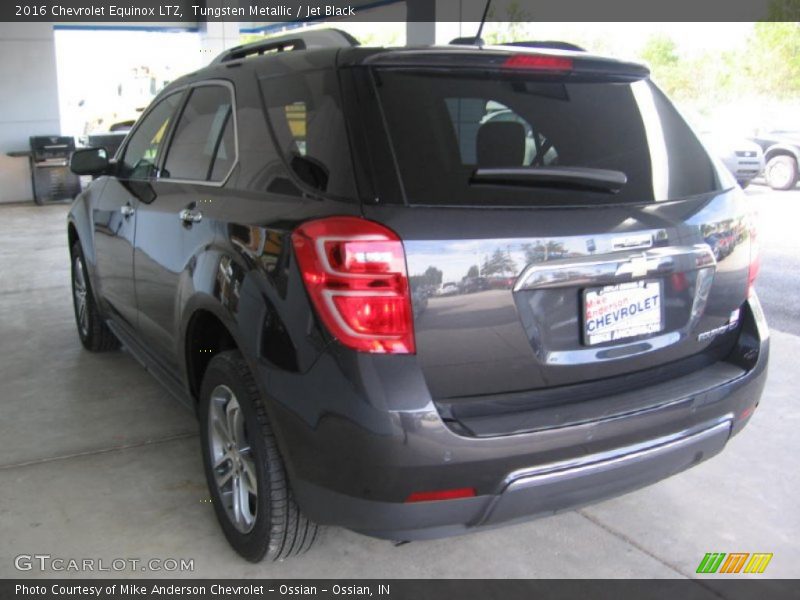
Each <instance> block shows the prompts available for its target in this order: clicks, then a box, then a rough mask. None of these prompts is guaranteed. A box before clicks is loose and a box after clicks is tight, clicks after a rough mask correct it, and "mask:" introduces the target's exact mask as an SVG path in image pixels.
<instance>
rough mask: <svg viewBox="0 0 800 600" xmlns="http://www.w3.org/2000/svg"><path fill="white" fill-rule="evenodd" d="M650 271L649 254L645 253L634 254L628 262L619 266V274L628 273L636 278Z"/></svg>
mask: <svg viewBox="0 0 800 600" xmlns="http://www.w3.org/2000/svg"><path fill="white" fill-rule="evenodd" d="M649 271H650V266H649V264H648V260H647V256H645V255H644V254H642V255H640V256H633V257H631V258H630V259H629V260H628V261H627V262H624V263H622V264H621V265H620V266H619V267H617V273H616V274H617V275H625V274H628V275H630V276H631V277H633V278H634V279H636V278H638V277H644V276H645V275H647V273H648V272H649Z"/></svg>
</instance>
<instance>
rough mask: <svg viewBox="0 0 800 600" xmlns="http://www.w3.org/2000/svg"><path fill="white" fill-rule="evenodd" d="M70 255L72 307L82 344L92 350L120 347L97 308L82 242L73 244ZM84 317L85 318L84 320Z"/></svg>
mask: <svg viewBox="0 0 800 600" xmlns="http://www.w3.org/2000/svg"><path fill="white" fill-rule="evenodd" d="M70 257H71V259H72V260H71V263H72V271H71V280H72V307H73V309H74V312H75V326H76V327H77V329H78V337H80V339H81V344H83V347H84V348H86V349H87V350H90V351H91V352H108V351H109V350H116V349H117V348H119V340H118V339H117V337H116V336H115V335H114V334H113V333H112V332H111V330H110V329H109V328H108V325H106V322H105V321H104V320H103V317H102V316H101V315H100V311H99V310H98V309H97V304H96V303H95V301H94V294H93V292H92V282H91V281H90V280H89V271H88V270H87V269H86V260H85V259H84V257H83V250H82V249H81V244H80V242H77V241H76V242H75V243H74V244H73V245H72V248H71V251H70ZM81 288H82V290H81ZM81 299H82V302H83V304H82V303H81ZM82 311H83V312H82ZM84 317H85V320H84V321H82V318H84Z"/></svg>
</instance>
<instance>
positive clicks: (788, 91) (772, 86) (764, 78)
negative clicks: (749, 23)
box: [741, 22, 800, 98]
mask: <svg viewBox="0 0 800 600" xmlns="http://www.w3.org/2000/svg"><path fill="white" fill-rule="evenodd" d="M742 63H743V64H742V66H743V68H742V70H741V71H742V75H743V79H744V81H743V83H744V84H745V85H747V86H749V87H750V88H751V90H752V91H754V92H757V93H760V94H763V95H769V96H773V97H778V98H789V97H795V96H797V94H798V93H800V23H796V22H795V23H768V22H762V23H756V24H755V26H754V27H753V34H752V35H751V36H750V37H749V39H748V40H747V43H746V45H745V49H744V52H743V53H742Z"/></svg>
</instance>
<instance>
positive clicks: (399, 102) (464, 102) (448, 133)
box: [375, 70, 719, 205]
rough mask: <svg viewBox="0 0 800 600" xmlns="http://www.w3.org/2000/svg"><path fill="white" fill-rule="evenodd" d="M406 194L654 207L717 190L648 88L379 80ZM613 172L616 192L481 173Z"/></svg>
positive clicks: (403, 76)
mask: <svg viewBox="0 0 800 600" xmlns="http://www.w3.org/2000/svg"><path fill="white" fill-rule="evenodd" d="M375 80H376V85H377V88H378V95H379V99H380V102H381V105H382V108H383V112H384V114H385V119H386V125H387V127H388V134H389V139H390V142H391V145H392V146H393V148H394V153H395V157H396V160H397V165H398V169H399V172H400V176H401V179H402V182H403V189H404V190H405V194H406V197H407V199H408V201H409V202H410V203H413V204H455V205H459V204H463V205H484V204H485V205H526V204H541V203H543V204H568V203H596V202H652V201H660V200H667V199H677V198H684V197H688V196H695V195H700V194H705V193H709V192H712V191H715V190H717V189H718V188H719V183H718V181H717V177H716V172H715V169H714V166H713V164H712V162H711V160H710V159H709V157H708V155H707V154H706V152H705V150H704V149H703V147H702V145H701V144H700V142H699V141H698V140H697V138H696V137H695V135H694V134H693V133H692V131H691V130H690V129H689V127H688V126H687V125H686V124H685V122H684V121H683V119H682V118H681V117H680V116H679V115H678V113H677V112H676V111H675V109H674V108H673V107H672V105H671V104H670V103H669V101H668V100H666V98H665V97H664V96H663V95H662V94H661V92H660V91H659V90H658V89H657V88H655V87H654V86H653V85H652V84H651V83H649V82H647V81H639V82H636V83H633V84H628V83H558V82H541V81H532V80H531V81H527V80H524V79H520V78H518V77H517V78H514V79H508V78H506V79H500V78H490V77H482V78H473V77H465V76H457V75H452V76H451V75H442V74H441V73H437V74H435V75H433V74H428V73H424V72H418V73H415V72H405V71H388V70H386V71H378V72H377V73H376V78H375ZM562 167H580V168H587V169H603V170H612V171H621V172H622V173H624V174H625V176H626V177H627V183H626V184H625V185H624V186H623V188H622V189H621V190H620V191H619V192H617V193H609V192H607V191H596V190H586V189H585V187H584V188H581V189H579V187H576V186H574V185H571V184H570V183H569V182H567V183H564V182H563V181H562V182H559V183H548V184H543V183H542V182H541V180H539V181H537V182H536V184H535V185H534V184H533V183H532V182H531V181H527V182H526V181H524V178H523V181H520V179H519V178H517V179H516V180H515V181H513V182H511V181H509V182H508V183H505V182H504V183H497V182H496V181H494V182H492V183H491V184H488V183H484V182H477V181H476V180H474V179H473V177H474V174H475V172H476V170H477V169H479V168H493V169H525V170H526V169H537V168H553V169H559V168H562Z"/></svg>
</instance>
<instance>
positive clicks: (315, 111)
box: [261, 70, 355, 197]
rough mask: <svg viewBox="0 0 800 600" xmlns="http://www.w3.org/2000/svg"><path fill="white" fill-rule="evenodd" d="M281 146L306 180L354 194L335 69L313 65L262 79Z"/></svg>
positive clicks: (327, 189)
mask: <svg viewBox="0 0 800 600" xmlns="http://www.w3.org/2000/svg"><path fill="white" fill-rule="evenodd" d="M261 88H262V90H263V91H264V98H265V100H266V104H267V113H268V115H269V119H270V124H271V126H272V130H273V132H274V135H275V141H276V143H277V145H278V148H279V150H280V152H281V153H282V154H283V155H284V157H285V158H286V162H287V164H288V165H289V166H290V168H291V169H292V171H293V172H294V174H295V175H296V176H297V177H298V178H299V179H300V180H301V181H303V182H304V183H305V184H306V185H308V186H310V187H312V188H315V189H317V190H319V191H322V192H327V193H329V194H331V195H334V196H342V197H353V196H354V195H355V190H354V183H353V166H352V163H351V159H350V151H349V147H348V143H347V131H346V129H345V123H344V117H343V115H342V109H341V103H340V98H339V88H338V83H337V81H336V73H335V71H333V70H325V71H313V72H310V73H302V74H298V75H291V76H288V77H279V78H278V77H271V78H265V79H262V80H261Z"/></svg>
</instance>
